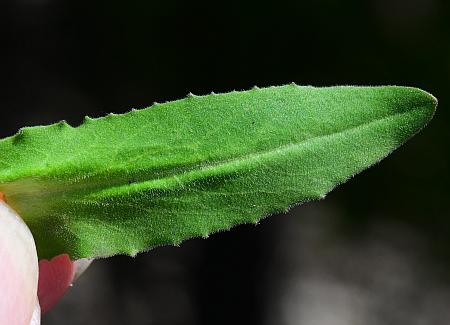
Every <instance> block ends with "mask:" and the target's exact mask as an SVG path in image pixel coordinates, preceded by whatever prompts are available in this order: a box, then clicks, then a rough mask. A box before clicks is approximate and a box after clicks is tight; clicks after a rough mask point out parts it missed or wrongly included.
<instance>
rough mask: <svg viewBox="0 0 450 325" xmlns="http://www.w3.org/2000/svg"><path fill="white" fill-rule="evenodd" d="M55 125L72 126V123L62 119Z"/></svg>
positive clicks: (61, 126)
mask: <svg viewBox="0 0 450 325" xmlns="http://www.w3.org/2000/svg"><path fill="white" fill-rule="evenodd" d="M55 125H56V126H58V127H60V128H65V127H70V125H69V124H68V123H67V121H66V120H61V121H59V122H58V123H56V124H55Z"/></svg>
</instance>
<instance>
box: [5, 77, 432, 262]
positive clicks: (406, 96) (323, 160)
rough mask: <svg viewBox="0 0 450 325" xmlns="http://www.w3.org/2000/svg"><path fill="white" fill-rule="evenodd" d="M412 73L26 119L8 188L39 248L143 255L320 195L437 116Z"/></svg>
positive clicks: (8, 171)
mask: <svg viewBox="0 0 450 325" xmlns="http://www.w3.org/2000/svg"><path fill="white" fill-rule="evenodd" d="M435 107H436V100H435V98H434V97H432V96H431V95H429V94H427V93H426V92H424V91H422V90H419V89H415V88H407V87H391V86H389V87H330V88H315V87H299V86H296V85H287V86H282V87H270V88H264V89H253V90H249V91H243V92H232V93H227V94H219V95H214V94H212V95H207V96H188V97H187V98H185V99H182V100H178V101H174V102H169V103H165V104H156V105H153V106H152V107H150V108H147V109H143V110H133V111H131V112H129V113H127V114H123V115H113V114H111V115H108V116H106V117H103V118H98V119H91V118H86V119H85V122H84V123H83V124H82V125H81V126H78V127H71V126H70V125H68V124H66V123H65V122H60V123H57V124H53V125H49V126H38V127H31V128H23V129H21V130H20V131H19V132H18V133H17V134H16V135H15V136H12V137H9V138H6V139H3V140H1V141H0V191H1V192H4V193H5V195H6V198H7V200H8V203H9V204H10V205H11V206H12V207H13V208H15V209H16V210H17V211H18V212H19V214H20V215H21V216H22V217H23V219H24V220H25V222H26V223H27V224H28V226H29V227H30V229H31V231H32V232H33V235H34V237H35V240H36V244H37V248H38V253H39V256H40V258H49V257H52V256H54V255H56V254H59V253H69V254H70V255H71V257H72V258H81V257H99V256H110V255H114V254H121V253H125V254H130V255H134V254H136V253H138V252H140V251H144V250H148V249H150V248H152V247H155V246H158V245H164V244H179V243H180V242H181V241H182V240H185V239H187V238H190V237H195V236H204V237H206V236H208V235H209V234H210V233H212V232H216V231H219V230H226V229H229V228H230V227H232V226H233V225H237V224H241V223H248V222H253V223H255V222H257V221H258V220H260V219H261V218H262V217H264V216H267V215H269V214H271V213H275V212H279V211H286V210H287V209H289V207H290V206H292V205H293V204H298V203H302V202H305V201H308V200H314V199H319V198H323V197H324V196H325V194H326V193H328V192H329V191H330V190H332V189H333V188H334V187H335V186H336V185H338V184H340V183H342V182H345V181H346V180H347V179H348V178H349V177H351V176H353V175H355V174H356V173H358V172H360V171H362V170H363V169H365V168H367V167H369V166H370V165H372V164H374V163H376V162H378V161H379V160H381V159H382V158H384V157H385V156H387V155H388V154H389V153H390V152H392V151H393V150H394V149H396V148H397V147H398V146H400V145H401V144H402V143H404V142H405V141H406V140H407V139H408V138H410V137H411V136H412V135H413V134H415V133H416V132H417V131H418V130H420V129H421V128H422V127H424V125H425V124H426V123H427V122H428V121H429V120H430V119H431V117H432V115H433V113H434V110H435Z"/></svg>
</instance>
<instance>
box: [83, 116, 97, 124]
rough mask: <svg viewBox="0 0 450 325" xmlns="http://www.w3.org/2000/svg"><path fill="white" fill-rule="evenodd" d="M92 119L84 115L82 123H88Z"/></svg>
mask: <svg viewBox="0 0 450 325" xmlns="http://www.w3.org/2000/svg"><path fill="white" fill-rule="evenodd" d="M93 120H94V119H93V118H92V117H90V116H87V115H86V116H85V117H84V120H83V123H90V122H92V121H93Z"/></svg>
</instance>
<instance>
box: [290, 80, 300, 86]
mask: <svg viewBox="0 0 450 325" xmlns="http://www.w3.org/2000/svg"><path fill="white" fill-rule="evenodd" d="M290 85H291V86H294V87H298V85H297V84H296V83H295V82H294V81H292V82H291V83H290Z"/></svg>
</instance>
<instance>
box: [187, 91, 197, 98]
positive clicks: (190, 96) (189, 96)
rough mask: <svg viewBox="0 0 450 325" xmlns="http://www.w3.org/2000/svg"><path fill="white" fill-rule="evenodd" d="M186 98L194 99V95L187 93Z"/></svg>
mask: <svg viewBox="0 0 450 325" xmlns="http://www.w3.org/2000/svg"><path fill="white" fill-rule="evenodd" d="M187 97H188V98H192V97H195V95H194V94H193V93H192V92H189V93H188V94H187Z"/></svg>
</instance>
